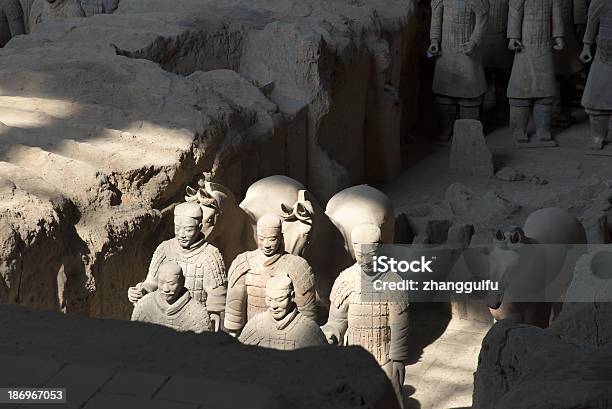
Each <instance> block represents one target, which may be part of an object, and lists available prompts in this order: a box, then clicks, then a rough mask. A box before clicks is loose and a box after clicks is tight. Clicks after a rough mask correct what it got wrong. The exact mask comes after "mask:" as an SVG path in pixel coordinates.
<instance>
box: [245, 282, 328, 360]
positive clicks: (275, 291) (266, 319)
mask: <svg viewBox="0 0 612 409" xmlns="http://www.w3.org/2000/svg"><path fill="white" fill-rule="evenodd" d="M294 300H295V291H294V290H293V283H292V282H291V278H289V276H287V275H286V274H282V275H277V276H274V277H270V279H269V280H268V282H267V283H266V306H267V307H268V310H267V311H266V312H262V313H261V314H257V315H256V316H255V317H253V319H251V320H250V321H249V322H247V323H246V325H245V326H244V329H243V330H242V332H241V333H240V337H239V338H238V340H239V341H240V342H242V343H243V344H246V345H259V346H260V347H265V348H273V349H280V350H284V351H288V350H293V349H298V348H306V347H312V346H321V345H327V340H326V339H325V335H323V332H322V331H321V328H319V326H318V325H317V324H316V323H315V322H314V321H313V320H311V319H309V318H306V317H305V316H304V315H303V314H302V313H300V312H299V311H298V310H297V307H296V305H295V302H294Z"/></svg>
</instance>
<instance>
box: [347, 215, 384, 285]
mask: <svg viewBox="0 0 612 409" xmlns="http://www.w3.org/2000/svg"><path fill="white" fill-rule="evenodd" d="M381 240H382V233H381V231H380V228H378V226H376V225H373V224H369V223H366V224H360V225H358V226H356V227H354V228H353V230H352V231H351V242H352V244H353V250H354V252H355V261H356V262H357V264H359V265H360V266H361V269H362V270H363V271H364V272H365V273H367V274H370V273H373V271H374V268H373V266H374V256H376V255H377V254H378V251H379V250H380V246H381Z"/></svg>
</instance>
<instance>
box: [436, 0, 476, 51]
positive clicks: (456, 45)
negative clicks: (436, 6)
mask: <svg viewBox="0 0 612 409" xmlns="http://www.w3.org/2000/svg"><path fill="white" fill-rule="evenodd" d="M442 21H443V26H442V27H443V28H442V50H449V49H452V50H453V51H457V52H460V51H461V46H462V45H463V44H465V43H467V42H468V41H469V40H470V37H471V36H472V32H473V31H474V24H475V23H476V17H475V15H474V13H473V12H472V9H471V8H470V7H469V1H468V0H444V12H443V17H442Z"/></svg>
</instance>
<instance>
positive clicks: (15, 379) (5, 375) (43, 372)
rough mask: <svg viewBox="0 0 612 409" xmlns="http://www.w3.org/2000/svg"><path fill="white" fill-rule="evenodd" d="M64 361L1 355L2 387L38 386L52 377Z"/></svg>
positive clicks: (0, 378) (0, 383)
mask: <svg viewBox="0 0 612 409" xmlns="http://www.w3.org/2000/svg"><path fill="white" fill-rule="evenodd" d="M62 365H63V364H62V363H60V362H53V361H44V360H42V359H34V358H27V357H21V356H8V355H0V368H2V369H1V370H0V385H1V387H4V388H6V387H13V386H15V387H17V386H18V387H36V386H41V385H42V384H44V383H45V382H46V381H48V380H49V379H51V377H53V375H55V374H56V373H57V372H58V371H59V370H60V368H61V367H62Z"/></svg>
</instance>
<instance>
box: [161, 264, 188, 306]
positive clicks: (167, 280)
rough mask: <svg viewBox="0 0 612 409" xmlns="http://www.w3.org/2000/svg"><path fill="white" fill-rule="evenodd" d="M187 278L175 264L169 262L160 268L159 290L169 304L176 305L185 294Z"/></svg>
mask: <svg viewBox="0 0 612 409" xmlns="http://www.w3.org/2000/svg"><path fill="white" fill-rule="evenodd" d="M184 287H185V276H183V271H182V270H181V267H180V266H179V265H178V264H176V263H175V262H167V263H164V264H162V265H161V266H160V267H159V271H158V276H157V288H158V289H159V291H160V293H161V294H162V297H163V298H164V299H165V300H166V302H167V303H168V304H174V302H175V301H176V300H178V299H179V297H180V296H181V295H182V293H183V288H184Z"/></svg>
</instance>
